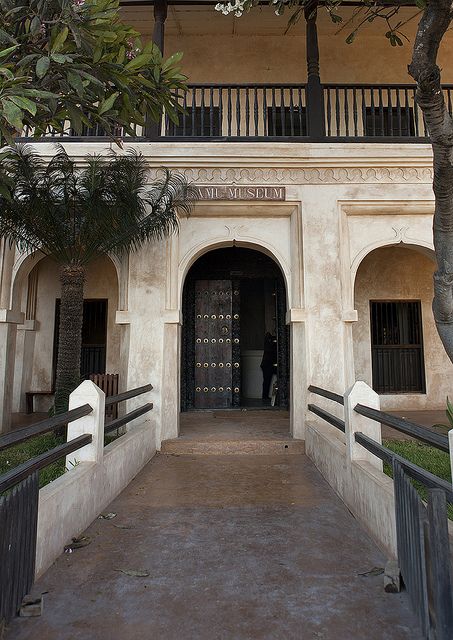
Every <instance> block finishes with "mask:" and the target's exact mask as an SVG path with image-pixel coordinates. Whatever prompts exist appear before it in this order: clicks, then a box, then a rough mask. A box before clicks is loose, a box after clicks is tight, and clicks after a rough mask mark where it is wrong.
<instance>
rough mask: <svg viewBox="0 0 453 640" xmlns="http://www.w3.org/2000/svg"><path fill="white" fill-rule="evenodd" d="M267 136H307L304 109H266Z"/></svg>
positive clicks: (277, 107)
mask: <svg viewBox="0 0 453 640" xmlns="http://www.w3.org/2000/svg"><path fill="white" fill-rule="evenodd" d="M267 135H268V136H276V137H283V136H289V137H292V136H294V137H300V136H306V135H307V118H306V108H305V107H302V106H301V107H297V106H295V107H281V106H275V107H268V108H267Z"/></svg>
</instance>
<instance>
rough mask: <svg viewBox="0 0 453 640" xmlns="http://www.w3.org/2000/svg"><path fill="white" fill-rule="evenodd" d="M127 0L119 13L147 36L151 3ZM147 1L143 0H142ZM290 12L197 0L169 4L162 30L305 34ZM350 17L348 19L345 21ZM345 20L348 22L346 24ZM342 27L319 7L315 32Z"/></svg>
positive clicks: (409, 12)
mask: <svg viewBox="0 0 453 640" xmlns="http://www.w3.org/2000/svg"><path fill="white" fill-rule="evenodd" d="M125 1H126V2H127V4H125V5H124V6H122V8H121V13H122V15H123V16H124V21H125V22H127V23H128V24H130V25H131V26H133V27H134V28H135V29H137V31H140V33H142V34H143V35H144V36H150V35H151V34H152V31H153V25H154V19H153V6H152V3H151V2H148V3H146V4H144V0H125ZM145 1H146V0H145ZM354 11H355V9H353V8H349V9H347V10H346V9H342V10H341V15H342V16H343V17H344V22H343V31H344V33H345V37H346V35H347V34H348V33H349V32H350V31H352V30H353V28H354V25H356V24H357V23H358V21H359V20H360V14H359V15H358V16H356V17H355V18H354V17H353V12H354ZM416 11H417V9H415V8H407V9H402V10H401V13H400V15H399V19H404V18H406V19H407V18H409V17H411V16H414V15H415V13H416ZM288 16H289V14H286V15H284V16H276V15H275V14H274V11H273V9H272V7H269V6H263V7H260V8H256V9H254V10H253V11H251V12H250V13H248V14H244V15H243V16H241V17H240V18H236V17H235V16H233V15H232V14H230V15H228V16H224V15H223V14H221V13H219V12H218V11H215V10H214V6H213V4H212V3H209V4H208V3H207V2H204V3H203V2H202V1H201V2H200V3H199V4H188V3H181V4H171V5H169V7H168V17H167V21H166V24H165V32H166V34H167V35H169V36H195V35H200V36H202V35H238V36H251V35H261V36H284V37H287V38H291V37H300V36H303V35H304V34H305V21H304V20H303V19H302V20H300V21H299V23H298V24H296V25H295V26H293V27H291V29H290V30H289V32H288V33H286V34H285V31H286V29H287V22H288ZM349 20H351V22H350V23H348V21H349ZM345 23H348V24H345ZM416 23H417V19H414V20H412V21H411V23H410V24H409V25H408V27H407V28H408V30H409V32H410V33H411V34H412V33H413V30H414V27H415V25H416ZM341 28H342V25H338V24H333V23H332V21H331V20H330V18H329V16H328V15H327V13H326V11H324V10H323V9H320V10H319V15H318V32H319V34H320V35H321V36H322V35H333V34H335V33H337V32H338V31H339V29H341ZM387 29H388V27H386V25H385V22H384V21H383V20H375V21H374V22H373V23H372V24H366V25H365V26H364V30H366V32H367V34H369V35H383V34H384V33H385V31H387Z"/></svg>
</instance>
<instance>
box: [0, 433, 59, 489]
mask: <svg viewBox="0 0 453 640" xmlns="http://www.w3.org/2000/svg"><path fill="white" fill-rule="evenodd" d="M64 441H65V439H64V438H63V437H57V436H55V435H54V434H53V433H46V434H44V435H42V436H36V437H35V438H31V439H30V440H27V441H26V442H21V443H20V444H16V445H15V446H14V447H9V448H8V449H5V451H0V475H1V474H3V473H6V472H7V471H11V469H14V467H17V466H19V465H20V464H22V463H23V462H27V460H30V458H34V457H36V456H39V455H41V453H45V452H46V451H49V449H53V448H54V447H57V446H58V445H59V444H62V443H63V442H64ZM64 472H65V459H64V458H61V460H57V461H56V462H53V463H52V464H50V465H49V466H48V467H45V469H41V471H40V472H39V486H40V487H44V486H45V485H46V484H49V482H52V480H55V479H56V478H58V477H59V476H61V475H63V473H64Z"/></svg>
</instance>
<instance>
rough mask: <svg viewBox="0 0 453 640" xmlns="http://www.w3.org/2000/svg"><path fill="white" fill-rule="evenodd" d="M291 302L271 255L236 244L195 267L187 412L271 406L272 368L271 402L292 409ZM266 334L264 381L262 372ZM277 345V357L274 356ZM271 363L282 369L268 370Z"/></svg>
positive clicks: (186, 344) (189, 307)
mask: <svg viewBox="0 0 453 640" xmlns="http://www.w3.org/2000/svg"><path fill="white" fill-rule="evenodd" d="M286 299H287V295H286V287H285V282H284V277H283V274H282V271H281V269H280V268H279V266H278V265H277V263H276V262H275V260H273V259H272V258H271V257H269V255H268V254H267V252H263V251H257V250H256V249H250V248H243V247H237V246H234V247H229V248H212V249H211V250H210V251H208V252H205V253H204V254H203V255H202V256H200V257H199V258H198V260H196V261H194V262H193V263H192V266H191V268H190V269H189V271H188V273H187V276H186V278H185V282H184V294H183V307H182V309H183V332H182V334H183V335H182V352H181V409H182V410H183V411H186V410H190V409H193V408H209V407H211V408H214V409H215V408H217V409H219V408H239V407H241V406H248V407H252V406H255V407H263V406H266V405H267V403H268V401H267V399H266V398H267V391H265V388H266V389H268V388H269V387H268V384H267V383H268V382H270V376H271V375H272V372H273V371H274V370H275V373H276V377H277V381H276V388H277V387H278V393H277V394H275V393H274V396H275V397H274V398H273V402H275V404H277V405H278V406H281V407H282V408H287V407H288V405H289V397H288V396H289V330H288V326H287V324H286V310H287V302H286ZM208 307H209V309H208ZM222 332H223V333H224V334H225V335H223V333H222ZM198 333H200V336H201V334H203V336H202V337H200V336H198ZM211 333H212V335H211ZM217 333H218V334H219V335H217ZM195 334H196V335H195ZM208 334H209V338H208V337H206V336H208ZM265 335H268V338H267V342H266V344H267V345H268V346H267V347H265V348H267V351H266V353H267V356H266V357H265V358H264V362H265V363H266V364H264V365H263V366H264V369H263V372H264V381H263V379H262V375H263V372H262V371H261V370H260V369H259V366H260V363H261V360H262V358H263V352H262V347H263V341H264V336H265ZM271 336H272V338H271ZM198 343H199V344H198ZM272 344H274V347H275V356H271V354H272ZM271 359H272V360H273V359H275V360H276V361H277V362H276V363H275V364H276V365H277V366H275V367H273V365H270V364H269V366H268V365H267V360H271ZM268 369H269V371H268ZM263 398H264V399H263Z"/></svg>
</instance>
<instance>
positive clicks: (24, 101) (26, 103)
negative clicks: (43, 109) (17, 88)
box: [10, 96, 38, 116]
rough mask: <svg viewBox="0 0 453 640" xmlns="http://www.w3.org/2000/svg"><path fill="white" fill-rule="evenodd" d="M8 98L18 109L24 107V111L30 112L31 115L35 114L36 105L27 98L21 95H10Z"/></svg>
mask: <svg viewBox="0 0 453 640" xmlns="http://www.w3.org/2000/svg"><path fill="white" fill-rule="evenodd" d="M10 100H11V102H14V104H15V105H17V106H18V107H19V108H20V109H25V110H26V111H28V112H29V113H31V115H32V116H34V115H36V111H37V109H38V107H37V106H36V104H35V103H34V102H32V101H31V100H29V99H28V98H24V97H23V96H11V97H10Z"/></svg>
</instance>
